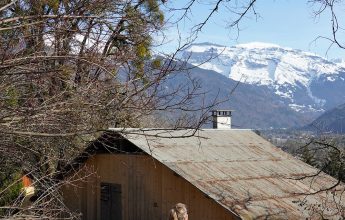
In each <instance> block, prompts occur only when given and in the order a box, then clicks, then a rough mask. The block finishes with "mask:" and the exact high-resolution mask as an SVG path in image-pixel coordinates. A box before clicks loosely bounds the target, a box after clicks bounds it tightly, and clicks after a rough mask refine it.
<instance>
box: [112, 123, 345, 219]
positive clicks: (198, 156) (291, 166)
mask: <svg viewBox="0 0 345 220" xmlns="http://www.w3.org/2000/svg"><path fill="white" fill-rule="evenodd" d="M111 130H114V131H121V132H122V133H123V136H124V137H125V138H127V139H128V140H129V141H130V142H132V143H134V144H135V145H136V146H138V147H139V148H141V149H142V150H143V151H145V152H146V153H148V154H150V155H152V157H154V158H155V159H157V160H158V161H160V162H161V163H163V164H164V165H166V166H167V167H169V168H170V169H171V170H173V171H174V172H176V173H177V174H179V175H180V176H182V177H183V178H184V179H186V180H187V181H189V182H190V183H192V184H193V185H195V186H196V187H197V188H198V189H200V190H201V191H202V192H204V193H205V194H207V195H208V196H209V197H211V198H212V199H214V200H215V201H216V202H218V203H219V204H220V205H222V206H223V207H225V208H226V209H228V210H230V211H232V212H235V213H237V214H238V215H240V216H241V217H242V218H244V219H252V218H261V217H262V218H266V217H269V218H278V219H282V218H286V219H291V218H293V219H296V218H298V219H299V218H306V217H311V218H316V219H318V218H321V216H322V215H323V216H324V217H326V218H330V217H331V218H337V217H340V216H341V214H344V213H341V212H344V202H343V199H345V198H344V197H345V196H343V193H342V192H343V191H344V186H343V184H340V185H339V186H337V188H336V190H333V191H332V192H329V191H323V192H320V193H316V194H315V195H314V194H313V193H315V192H318V191H319V190H323V189H327V188H329V187H331V186H333V185H334V184H335V183H337V180H335V179H334V178H332V177H330V176H328V175H326V174H323V173H321V174H319V175H317V176H313V177H307V176H311V175H314V174H316V173H317V172H318V171H317V170H316V169H315V168H313V167H311V166H309V165H308V164H305V163H304V162H302V161H300V160H298V159H295V158H294V157H292V156H291V155H289V154H287V153H285V152H283V151H282V150H280V149H279V148H277V147H275V146H273V145H272V144H271V143H269V142H268V141H266V140H265V139H263V138H262V137H260V136H259V135H257V134H255V133H254V132H252V131H250V130H230V129H229V130H218V129H207V130H198V131H196V133H195V134H194V132H195V131H194V130H155V129H147V130H135V129H127V130H122V129H111ZM305 194H307V195H305ZM339 208H341V210H339Z"/></svg>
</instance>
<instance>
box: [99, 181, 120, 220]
mask: <svg viewBox="0 0 345 220" xmlns="http://www.w3.org/2000/svg"><path fill="white" fill-rule="evenodd" d="M101 219H102V220H122V204H121V185H120V184H115V183H101Z"/></svg>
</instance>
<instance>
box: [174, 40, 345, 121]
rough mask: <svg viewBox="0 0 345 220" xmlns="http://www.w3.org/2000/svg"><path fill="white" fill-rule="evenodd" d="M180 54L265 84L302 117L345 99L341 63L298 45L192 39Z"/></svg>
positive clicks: (287, 108)
mask: <svg viewBox="0 0 345 220" xmlns="http://www.w3.org/2000/svg"><path fill="white" fill-rule="evenodd" d="M180 58H182V59H188V62H189V63H190V64H192V65H194V66H197V67H199V68H201V69H204V70H208V71H214V72H216V73H220V74H222V75H224V76H226V77H227V78H229V79H231V80H234V81H239V82H241V84H243V85H247V86H250V85H251V86H252V87H253V88H257V89H258V90H263V91H265V94H269V96H270V97H271V98H272V99H274V102H275V103H279V105H282V106H284V109H285V111H293V112H295V113H296V114H297V115H300V116H301V117H302V118H304V119H306V120H309V119H310V118H315V117H317V116H319V115H320V114H322V113H323V112H325V111H326V110H329V109H331V108H334V107H335V106H337V105H339V104H341V103H343V102H344V100H345V65H344V63H343V62H341V61H330V60H327V59H325V58H322V57H320V56H317V55H314V54H311V53H308V52H303V51H301V50H295V49H291V48H283V47H280V46H278V45H274V44H266V43H249V44H240V45H237V46H233V47H225V46H222V45H217V44H211V43H201V44H194V45H191V46H190V47H189V48H187V49H186V50H185V51H183V52H182V53H181V54H180ZM217 77H218V76H217ZM254 93H255V92H254ZM252 95H253V93H252ZM262 101H263V102H266V100H265V99H263V100H262ZM255 103H257V101H256V102H255ZM248 105H250V104H249V103H248ZM251 107H252V108H258V107H259V106H251ZM241 111H242V109H241ZM272 111H273V110H272ZM281 114H284V113H283V112H281ZM257 117H261V116H257ZM282 117H284V116H282ZM285 117H287V116H285ZM304 121H305V120H303V122H304ZM303 122H302V121H301V123H303ZM298 124H300V123H298Z"/></svg>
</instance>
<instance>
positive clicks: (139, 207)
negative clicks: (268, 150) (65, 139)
mask: <svg viewBox="0 0 345 220" xmlns="http://www.w3.org/2000/svg"><path fill="white" fill-rule="evenodd" d="M84 169H88V171H87V172H86V173H90V172H92V171H95V174H94V175H91V176H89V177H88V178H87V180H84V181H78V182H77V183H76V185H78V187H75V186H69V187H65V189H64V191H63V192H64V198H65V201H66V203H67V205H68V207H69V208H70V209H72V210H79V211H80V212H82V214H83V219H88V220H92V219H100V184H101V182H106V183H116V184H121V187H122V216H123V219H126V220H127V219H128V220H140V219H142V220H146V219H147V220H154V219H167V217H168V212H169V210H170V209H171V208H172V207H173V206H174V205H175V204H176V203H178V202H182V203H185V204H186V205H187V206H188V213H189V219H190V220H203V219H205V220H212V219H214V220H228V219H236V218H235V216H234V215H232V214H231V212H229V211H228V210H226V209H225V208H223V207H222V206H220V205H219V204H217V203H216V202H215V201H214V200H212V199H210V198H207V197H206V196H205V195H204V194H203V193H202V192H201V191H199V190H198V189H197V188H195V187H194V186H193V185H192V184H190V183H189V182H187V181H186V180H184V179H183V178H181V177H179V176H178V175H175V174H174V172H172V171H171V170H170V169H168V168H167V167H166V166H164V165H162V164H161V163H160V162H158V161H157V160H155V159H153V158H152V157H150V156H146V155H125V154H101V155H97V156H94V157H92V158H90V159H89V160H88V161H87V163H86V165H85V167H84ZM80 175H83V174H80ZM75 178H78V175H76V176H75Z"/></svg>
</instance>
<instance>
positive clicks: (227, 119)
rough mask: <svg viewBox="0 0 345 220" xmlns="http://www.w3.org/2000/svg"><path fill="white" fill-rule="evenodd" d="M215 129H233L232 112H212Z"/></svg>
mask: <svg viewBox="0 0 345 220" xmlns="http://www.w3.org/2000/svg"><path fill="white" fill-rule="evenodd" d="M212 118H213V128H214V129H231V110H212Z"/></svg>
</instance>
